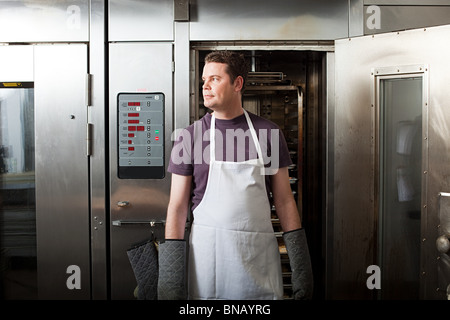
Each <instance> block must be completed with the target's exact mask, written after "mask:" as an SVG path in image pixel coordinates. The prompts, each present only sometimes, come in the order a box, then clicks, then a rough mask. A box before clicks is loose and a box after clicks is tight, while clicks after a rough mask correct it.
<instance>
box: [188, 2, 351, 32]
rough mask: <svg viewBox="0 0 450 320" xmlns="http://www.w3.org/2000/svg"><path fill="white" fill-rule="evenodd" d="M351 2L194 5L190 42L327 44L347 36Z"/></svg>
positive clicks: (199, 3)
mask: <svg viewBox="0 0 450 320" xmlns="http://www.w3.org/2000/svg"><path fill="white" fill-rule="evenodd" d="M348 11H349V10H348V1H342V0H341V1H332V0H320V1H307V0H281V1H276V2H272V1H266V2H264V3H261V1H258V0H249V1H239V0H231V1H221V0H197V1H195V2H192V3H191V19H190V20H191V22H190V39H191V40H192V41H202V40H209V41H219V40H299V39H302V40H327V39H337V38H343V37H347V36H348V15H349V12H348Z"/></svg>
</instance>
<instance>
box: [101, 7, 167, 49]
mask: <svg viewBox="0 0 450 320" xmlns="http://www.w3.org/2000/svg"><path fill="white" fill-rule="evenodd" d="M109 40H110V41H145V40H149V41H158V40H173V0H162V1H161V0H150V1H148V0H146V1H144V0H110V1H109Z"/></svg>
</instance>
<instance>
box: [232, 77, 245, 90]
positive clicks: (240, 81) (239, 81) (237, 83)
mask: <svg viewBox="0 0 450 320" xmlns="http://www.w3.org/2000/svg"><path fill="white" fill-rule="evenodd" d="M243 87H244V78H242V76H237V77H236V80H234V90H235V91H242V89H243Z"/></svg>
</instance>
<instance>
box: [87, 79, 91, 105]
mask: <svg viewBox="0 0 450 320" xmlns="http://www.w3.org/2000/svg"><path fill="white" fill-rule="evenodd" d="M91 88H92V74H89V73H88V74H86V106H90V105H91V104H92V90H91Z"/></svg>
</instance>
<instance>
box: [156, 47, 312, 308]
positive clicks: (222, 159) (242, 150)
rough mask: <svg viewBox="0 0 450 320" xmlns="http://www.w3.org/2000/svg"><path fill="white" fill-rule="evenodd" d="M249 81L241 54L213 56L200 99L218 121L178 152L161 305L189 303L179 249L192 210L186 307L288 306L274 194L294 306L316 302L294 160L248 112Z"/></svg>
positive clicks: (202, 123)
mask: <svg viewBox="0 0 450 320" xmlns="http://www.w3.org/2000/svg"><path fill="white" fill-rule="evenodd" d="M246 77H247V68H246V63H245V59H244V57H243V55H241V54H238V53H234V52H230V51H216V52H212V53H210V54H209V55H207V57H206V58H205V66H204V69H203V75H202V79H203V99H204V105H205V107H207V108H209V109H210V110H211V111H212V113H211V114H206V115H205V116H204V117H203V118H202V119H200V120H198V121H196V122H195V123H194V124H193V125H191V126H189V127H188V128H187V129H186V130H184V131H183V132H182V134H180V138H179V139H178V141H177V142H176V143H175V145H174V148H173V150H172V156H171V161H170V164H169V169H168V171H170V172H171V173H172V186H171V192H170V201H169V206H168V209H167V219H166V230H165V237H166V240H165V242H164V243H161V244H160V252H159V254H160V276H159V288H158V294H159V299H185V298H186V297H187V295H186V289H185V288H184V284H185V281H184V270H185V268H184V266H185V256H186V252H185V251H186V243H185V241H184V240H183V239H184V237H185V223H186V218H187V213H188V211H189V206H190V204H192V210H193V211H192V213H193V223H192V228H191V234H190V246H189V256H188V259H189V267H188V297H189V298H190V299H234V300H238V299H282V297H283V283H282V277H281V264H280V255H279V249H278V243H277V240H276V238H275V235H274V233H273V228H272V224H271V219H270V207H271V206H270V203H269V197H268V193H269V191H271V192H272V194H273V199H274V204H275V207H276V212H277V215H278V217H279V220H280V223H281V227H282V229H283V231H284V234H283V238H284V241H285V244H286V248H287V251H288V255H289V258H290V264H291V268H292V283H293V290H294V297H295V298H296V299H309V298H311V295H312V271H311V263H310V257H309V252H308V247H307V243H306V236H305V232H304V229H302V226H301V221H300V217H299V214H298V211H297V206H296V203H295V200H294V198H293V196H292V191H291V187H290V184H289V175H288V169H287V166H289V165H290V164H291V160H290V158H289V152H288V149H287V146H286V142H285V140H284V137H283V135H282V134H281V132H280V131H279V129H278V127H277V126H276V125H275V124H274V123H272V122H270V121H268V120H266V119H263V118H261V117H258V116H256V115H253V114H250V113H248V112H246V111H245V110H244V109H243V108H242V91H243V89H244V85H245V80H246ZM264 133H268V134H264ZM242 135H244V137H242ZM274 137H275V138H274ZM277 137H278V138H277ZM236 141H238V142H239V141H240V143H238V145H236ZM242 144H244V147H242ZM230 146H231V147H230ZM276 146H278V148H276ZM263 149H264V150H263ZM263 151H265V152H263ZM268 154H270V157H269V156H268ZM269 158H270V159H269ZM268 160H270V161H268ZM269 164H270V168H268V167H269ZM277 164H278V166H276V165H277ZM274 165H275V166H276V167H275V168H274ZM269 169H271V170H269ZM268 172H270V174H264V173H268ZM191 191H192V196H191Z"/></svg>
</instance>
